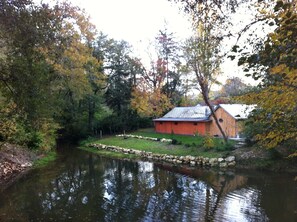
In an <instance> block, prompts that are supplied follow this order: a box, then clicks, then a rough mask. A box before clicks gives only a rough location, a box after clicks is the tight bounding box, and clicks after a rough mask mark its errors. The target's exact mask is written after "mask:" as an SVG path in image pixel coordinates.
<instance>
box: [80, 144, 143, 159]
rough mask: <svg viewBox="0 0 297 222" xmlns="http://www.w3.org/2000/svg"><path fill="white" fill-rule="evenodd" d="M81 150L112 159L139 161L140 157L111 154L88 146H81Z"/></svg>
mask: <svg viewBox="0 0 297 222" xmlns="http://www.w3.org/2000/svg"><path fill="white" fill-rule="evenodd" d="M78 148H79V149H81V150H85V151H88V152H91V153H95V154H99V155H101V156H107V157H112V158H120V159H123V158H128V159H137V158H139V156H136V155H134V154H124V153H117V152H111V151H107V150H101V149H94V148H90V147H86V146H80V147H78Z"/></svg>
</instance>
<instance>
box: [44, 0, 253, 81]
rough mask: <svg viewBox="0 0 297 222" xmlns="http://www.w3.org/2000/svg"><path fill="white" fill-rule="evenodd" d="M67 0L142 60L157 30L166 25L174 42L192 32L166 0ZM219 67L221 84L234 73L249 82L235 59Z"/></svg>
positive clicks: (175, 5) (188, 23)
mask: <svg viewBox="0 0 297 222" xmlns="http://www.w3.org/2000/svg"><path fill="white" fill-rule="evenodd" d="M44 1H47V0H44ZM49 1H50V0H49ZM69 1H70V2H72V3H73V4H74V5H77V6H79V7H80V8H83V9H85V11H86V12H87V14H89V15H90V17H91V22H92V23H93V24H94V25H96V28H97V30H98V31H102V32H103V33H104V34H107V35H108V37H109V38H114V39H116V40H125V41H127V42H128V43H130V44H131V45H132V47H133V52H134V54H135V56H137V57H140V58H142V61H143V63H149V58H148V57H149V53H148V48H149V46H150V44H151V43H152V42H153V41H154V39H155V37H156V36H157V34H158V32H159V30H164V28H165V27H166V28H167V30H168V32H169V33H173V34H174V37H175V39H176V40H177V41H182V40H184V39H185V38H187V37H189V36H191V33H192V29H191V23H190V21H189V20H188V17H187V16H186V15H185V14H184V13H183V12H182V11H181V10H180V9H179V8H178V5H177V4H175V3H172V2H169V1H168V0H69ZM241 16H242V15H241ZM221 70H222V75H221V76H220V77H219V78H218V80H219V81H220V82H222V83H224V82H225V80H226V79H227V78H230V77H233V76H239V77H241V78H242V79H243V81H244V82H247V83H250V81H251V79H248V78H245V77H244V74H243V72H242V69H241V68H239V67H237V65H236V62H235V61H233V62H231V61H230V60H228V59H226V60H225V62H224V63H223V64H222V66H221Z"/></svg>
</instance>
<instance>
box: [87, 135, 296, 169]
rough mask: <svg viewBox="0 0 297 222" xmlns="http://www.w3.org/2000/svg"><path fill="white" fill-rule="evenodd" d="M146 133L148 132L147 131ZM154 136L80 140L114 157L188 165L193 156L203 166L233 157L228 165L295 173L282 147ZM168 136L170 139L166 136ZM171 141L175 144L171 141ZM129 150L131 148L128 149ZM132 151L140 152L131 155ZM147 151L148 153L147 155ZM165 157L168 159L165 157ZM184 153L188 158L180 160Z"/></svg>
mask: <svg viewBox="0 0 297 222" xmlns="http://www.w3.org/2000/svg"><path fill="white" fill-rule="evenodd" d="M149 135H152V134H151V133H150V134H149ZM158 136H159V137H158V138H154V137H147V136H146V134H145V133H142V134H141V136H140V135H137V134H132V135H118V136H116V137H115V136H113V137H107V138H103V139H98V138H97V139H96V138H91V139H89V140H87V141H84V142H82V147H84V148H83V149H84V150H87V151H90V152H94V153H98V154H100V155H104V156H109V155H110V156H115V157H117V158H133V159H135V158H137V156H138V158H146V159H151V160H157V161H160V160H162V158H163V159H164V160H165V159H166V160H165V161H169V162H174V163H175V164H184V163H186V164H190V162H191V161H188V159H193V160H195V162H192V165H193V166H202V165H204V166H214V167H217V166H220V163H222V164H221V166H223V167H226V164H225V162H226V161H224V160H225V158H227V157H230V156H231V157H232V159H233V157H235V161H234V162H236V164H234V162H232V164H230V165H231V166H232V167H235V168H236V169H253V170H262V171H274V172H291V173H297V159H296V158H286V157H287V153H285V152H284V151H283V149H274V150H265V149H263V148H258V147H246V146H241V147H238V146H237V144H236V143H233V144H232V145H233V148H231V149H229V147H227V148H228V149H227V150H226V149H225V150H224V149H222V146H221V147H220V148H219V149H217V148H212V149H206V148H203V147H201V146H200V145H199V146H197V145H196V144H194V145H192V146H189V145H187V144H183V143H181V142H180V141H179V140H176V137H174V135H166V134H165V136H167V138H161V137H163V136H164V134H158ZM169 137H171V138H172V139H169ZM178 137H179V138H178V139H180V138H182V140H183V141H187V142H188V144H189V143H192V141H191V140H195V141H196V142H197V143H199V139H197V138H195V137H186V136H185V137H183V136H178ZM174 140H175V141H174ZM173 141H174V143H175V144H173ZM218 144H220V143H218ZM91 147H92V148H91ZM102 147H103V148H102ZM234 147H237V148H234ZM117 148H119V149H117ZM126 149H128V151H126ZM129 149H131V150H133V151H134V150H135V151H134V152H131V151H129ZM135 153H136V154H137V153H140V154H139V155H135ZM147 153H148V154H149V155H147ZM166 156H167V157H168V158H166ZM185 156H188V157H189V158H187V159H186V160H184V157H185ZM161 157H162V158H161ZM190 157H191V158H190ZM218 160H219V161H218ZM209 161H210V162H209ZM227 165H228V163H227Z"/></svg>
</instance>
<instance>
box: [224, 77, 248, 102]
mask: <svg viewBox="0 0 297 222" xmlns="http://www.w3.org/2000/svg"><path fill="white" fill-rule="evenodd" d="M250 88H251V86H249V85H247V84H245V83H244V82H243V81H242V80H241V79H240V78H239V77H232V78H229V79H227V80H226V83H225V84H224V85H223V86H222V88H221V90H220V92H219V96H220V97H228V98H231V97H235V96H240V95H242V94H243V93H245V92H246V91H247V90H248V89H250Z"/></svg>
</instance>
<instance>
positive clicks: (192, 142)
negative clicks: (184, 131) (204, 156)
mask: <svg viewBox="0 0 297 222" xmlns="http://www.w3.org/2000/svg"><path fill="white" fill-rule="evenodd" d="M131 134H133V135H139V136H146V137H154V138H160V139H161V138H165V139H175V140H176V141H177V142H178V143H180V144H182V145H185V146H187V147H201V146H202V144H203V139H204V137H203V136H199V135H198V136H187V135H174V134H162V133H155V132H153V130H152V129H145V130H139V131H136V132H133V133H131ZM212 139H213V141H214V146H215V148H216V149H217V150H222V151H224V150H225V149H226V147H227V146H231V147H232V146H233V145H234V144H235V142H234V141H229V142H228V143H229V144H228V145H227V146H226V145H225V144H224V141H223V139H221V138H212Z"/></svg>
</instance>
